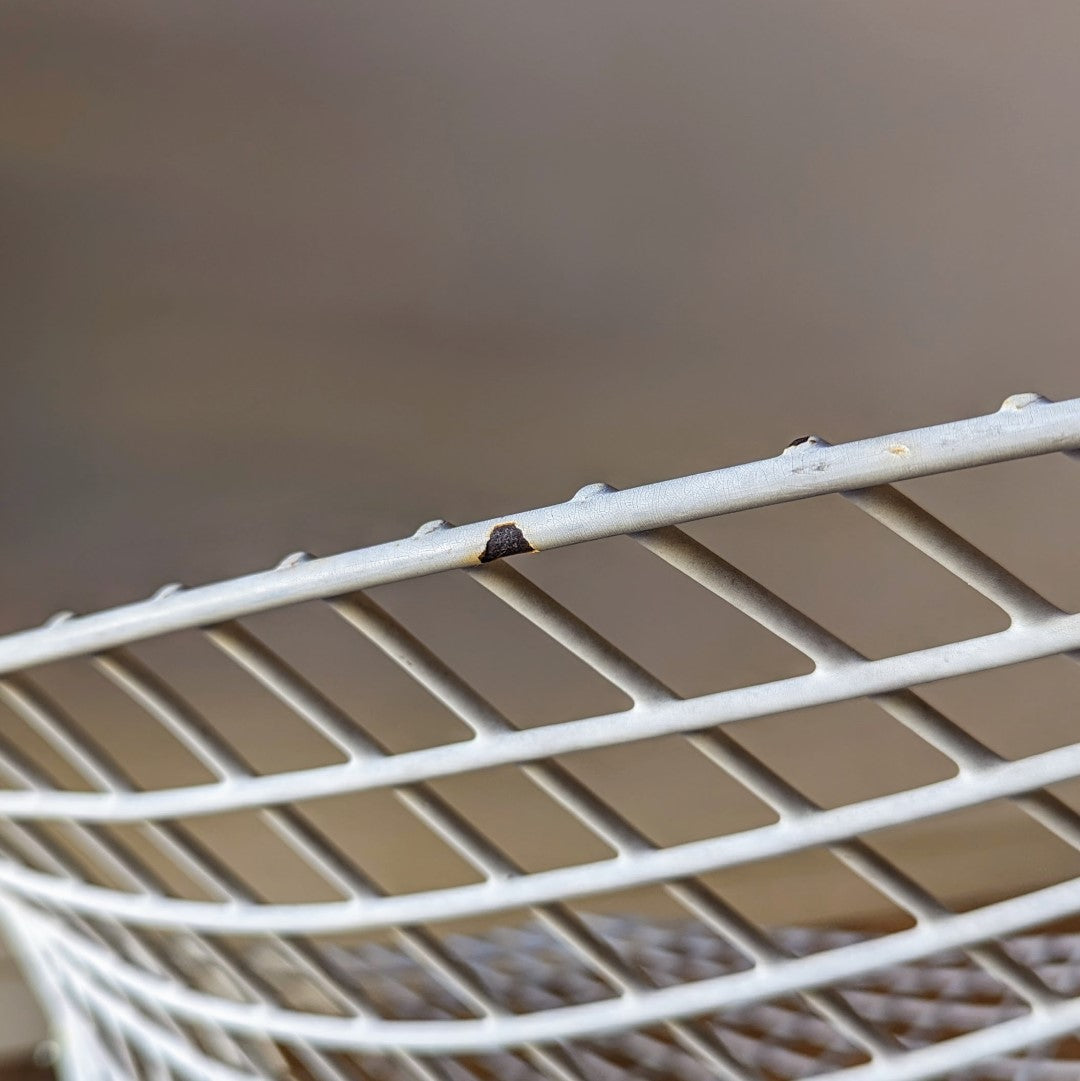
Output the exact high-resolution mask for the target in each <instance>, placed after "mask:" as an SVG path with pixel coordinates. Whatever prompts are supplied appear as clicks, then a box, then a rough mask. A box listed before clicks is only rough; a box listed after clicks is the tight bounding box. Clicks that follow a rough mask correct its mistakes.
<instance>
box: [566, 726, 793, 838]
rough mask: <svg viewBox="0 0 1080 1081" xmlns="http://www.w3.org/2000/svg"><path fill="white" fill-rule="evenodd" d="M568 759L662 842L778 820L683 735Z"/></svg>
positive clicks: (585, 779) (570, 766)
mask: <svg viewBox="0 0 1080 1081" xmlns="http://www.w3.org/2000/svg"><path fill="white" fill-rule="evenodd" d="M560 761H561V762H562V764H563V765H564V766H565V767H566V768H567V769H568V770H569V771H570V772H571V773H572V774H573V775H574V776H575V777H577V778H578V779H579V780H580V781H582V782H583V783H584V784H586V785H587V786H588V787H589V788H590V789H591V790H592V791H593V792H596V793H597V794H598V795H599V796H601V797H602V798H603V799H604V800H605V802H607V803H608V804H610V805H611V806H612V807H614V808H615V810H616V811H618V812H619V813H620V814H621V815H623V816H624V817H625V818H626V819H627V820H629V822H630V823H631V824H632V825H633V826H634V827H635V828H636V829H638V830H640V831H641V833H642V834H644V835H645V836H646V837H648V838H649V839H650V840H652V841H653V842H654V843H655V844H657V845H660V846H661V847H668V846H670V845H677V844H684V843H685V842H687V841H695V840H703V839H705V838H707V837H717V836H720V835H723V834H728V833H737V832H739V831H741V830H747V829H753V828H754V827H756V826H764V825H767V824H769V823H770V822H775V821H776V813H775V811H773V810H772V809H771V808H770V807H769V805H768V804H766V803H764V802H763V801H762V800H760V799H758V798H757V797H756V796H754V795H753V794H752V793H751V792H750V791H749V790H748V789H747V788H746V786H745V785H743V784H741V783H740V782H739V781H737V780H735V779H734V778H733V777H730V776H729V775H727V774H726V773H724V772H723V771H722V770H720V769H718V768H717V767H716V766H715V765H714V764H713V763H712V762H710V761H709V760H708V759H707V758H706V757H705V755H703V754H702V753H701V752H700V751H698V750H696V749H695V748H694V747H693V746H691V745H690V744H689V743H688V742H687V741H686V739H685V738H683V737H682V736H665V737H664V738H663V739H655V740H648V741H646V742H644V743H635V744H628V745H623V746H614V747H604V748H602V749H597V750H592V751H582V752H580V753H579V754H575V755H566V756H565V757H563V758H562V759H561V760H560Z"/></svg>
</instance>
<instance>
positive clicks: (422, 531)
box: [413, 518, 453, 537]
mask: <svg viewBox="0 0 1080 1081" xmlns="http://www.w3.org/2000/svg"><path fill="white" fill-rule="evenodd" d="M451 528H453V527H452V526H451V525H450V523H449V522H448V521H447V520H446V519H445V518H432V520H431V521H430V522H425V523H424V524H423V525H422V526H421V527H420V528H419V529H418V530H417V531H416V532H415V533H413V536H414V537H426V536H427V535H428V534H429V533H438V532H439V531H440V530H442V529H451Z"/></svg>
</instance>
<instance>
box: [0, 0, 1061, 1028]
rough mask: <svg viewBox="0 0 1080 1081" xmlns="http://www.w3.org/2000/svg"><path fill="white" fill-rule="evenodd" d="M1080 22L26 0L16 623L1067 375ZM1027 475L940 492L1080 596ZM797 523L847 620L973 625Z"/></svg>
mask: <svg viewBox="0 0 1080 1081" xmlns="http://www.w3.org/2000/svg"><path fill="white" fill-rule="evenodd" d="M1078 49H1080V8H1078V7H1077V5H1075V4H1073V3H1069V2H1062V3H1047V2H1038V3H1024V4H1021V3H974V2H962V3H948V2H946V3H941V2H926V3H916V2H906V3H902V4H901V3H891V4H874V5H870V4H864V3H855V2H852V3H841V2H833V3H822V4H812V5H811V4H798V3H771V2H763V0H753V2H746V3H740V2H728V3H724V4H716V3H700V4H699V3H690V2H681V0H679V2H675V3H665V4H659V3H645V2H636V0H622V2H619V3H613V2H608V0H602V2H597V0H586V2H580V0H578V2H575V3H561V2H558V0H549V2H548V3H544V4H526V3H505V2H504V3H479V2H472V0H466V2H462V3H456V4H440V3H434V2H431V3H424V2H412V0H394V2H371V3H353V4H347V3H340V4H330V3H309V4H291V5H290V4H286V3H281V2H278V0H273V2H267V0H257V2H256V0H252V2H234V3H228V4H207V3H182V4H164V3H133V2H122V0H101V2H98V3H93V4H76V3H69V2H59V3H50V4H41V3H38V2H30V0H7V2H6V3H5V4H4V5H3V7H2V8H0V309H2V325H0V340H2V346H3V351H2V356H3V361H2V364H3V367H2V373H3V384H2V388H3V393H2V395H0V440H2V453H0V504H2V506H3V508H4V512H5V513H4V528H3V530H2V531H0V555H2V557H3V562H2V565H3V567H4V568H5V572H4V574H3V585H4V588H3V591H2V592H0V629H3V630H11V629H17V628H20V627H22V626H25V625H27V624H30V623H36V622H39V621H40V620H41V619H43V618H44V617H45V616H47V615H48V614H49V613H50V612H52V611H53V610H55V609H57V608H61V607H70V608H75V609H78V610H86V609H90V608H95V607H100V606H103V605H108V604H113V603H119V602H123V601H127V600H131V599H134V598H137V597H140V596H145V595H147V594H148V593H149V592H151V590H152V589H153V588H155V587H156V586H158V585H160V584H161V583H162V582H163V581H166V580H170V579H179V580H183V581H185V582H188V583H198V582H202V581H207V580H212V579H217V578H223V577H227V576H230V575H233V574H237V573H241V572H245V571H249V570H252V569H254V568H258V567H264V566H268V565H270V564H271V563H272V562H274V561H275V560H276V559H277V558H279V557H280V556H281V555H283V554H284V553H286V552H288V551H291V550H293V549H295V548H300V547H304V548H308V549H310V550H312V551H316V552H330V551H335V550H341V549H345V548H352V547H357V546H360V545H363V544H367V543H371V542H376V541H379V540H383V539H387V538H391V537H395V536H399V535H402V534H404V533H407V532H410V531H411V530H412V529H414V528H415V527H416V526H417V525H418V524H419V523H420V522H422V521H424V520H426V519H428V518H431V517H434V516H436V515H443V516H446V517H448V518H452V519H454V520H458V521H465V520H469V519H474V518H486V517H490V516H493V515H497V514H499V513H502V512H504V511H509V510H514V509H519V508H521V507H524V506H530V505H536V504H540V503H546V502H554V501H559V500H562V499H564V498H566V497H568V496H569V494H570V493H571V492H572V491H574V490H575V489H576V488H577V487H578V486H580V485H581V484H583V483H585V482H588V481H593V480H598V479H606V480H608V481H610V482H612V483H615V484H619V485H627V484H633V483H640V482H644V481H648V480H652V479H659V478H662V477H667V476H673V475H677V474H681V473H687V472H694V471H699V470H703V469H709V468H714V467H716V466H719V465H723V464H726V463H730V462H734V461H742V460H747V459H751V458H756V457H763V456H768V455H771V454H774V453H776V452H778V451H779V449H780V448H781V447H782V446H783V445H784V444H785V443H787V442H788V441H789V440H790V439H791V438H792V437H794V436H797V435H800V434H803V433H805V432H808V431H817V432H820V433H821V434H822V435H824V436H826V437H827V438H829V439H831V440H833V441H840V440H843V439H850V438H857V437H859V436H863V435H869V434H876V433H879V432H887V431H891V430H899V429H903V428H906V427H914V426H918V425H922V424H929V423H933V422H936V421H941V420H946V419H952V418H954V417H957V416H966V415H971V414H973V413H978V412H985V411H990V410H992V409H993V408H995V407H996V406H997V404H998V403H999V402H1000V400H1001V399H1002V398H1004V397H1005V396H1006V395H1007V394H1010V393H1014V392H1017V391H1023V390H1029V389H1030V390H1039V391H1041V392H1042V393H1044V394H1046V395H1048V396H1050V397H1056V398H1062V397H1072V396H1077V395H1080V365H1078V363H1077V359H1076V358H1077V350H1078V345H1080V304H1078V303H1077V299H1076V294H1077V282H1078V280H1080V209H1078V206H1077V202H1078V198H1080V196H1078V193H1080V125H1078V124H1077V122H1076V111H1077V103H1078V101H1080V64H1078V63H1077V56H1078ZM1018 468H1019V467H1018ZM1008 476H1009V477H1010V478H1011V480H1012V481H1013V482H1014V484H1015V490H1013V491H1002V490H999V489H998V488H996V487H994V486H993V485H989V484H987V485H982V486H979V485H976V487H975V489H974V490H973V492H972V491H971V490H969V491H968V492H967V494H966V495H965V497H964V498H963V499H959V498H957V496H956V491H958V490H957V489H952V488H950V487H949V486H948V485H947V484H945V483H944V482H943V484H942V485H939V486H938V487H933V486H930V487H927V488H924V489H922V491H924V492H926V493H927V498H926V499H925V500H924V501H925V502H927V503H928V505H934V506H935V509H941V510H943V511H944V510H949V511H951V512H952V514H953V518H952V519H951V520H953V521H954V523H955V524H958V525H963V526H965V527H969V526H970V527H972V528H973V530H974V532H976V533H977V534H978V536H977V539H978V540H979V541H980V543H982V544H983V545H984V546H985V547H987V548H988V549H989V550H991V551H993V552H994V553H995V554H997V555H999V556H1001V557H1002V558H1006V559H1011V564H1010V565H1014V566H1015V564H1016V561H1017V560H1019V562H1020V563H1021V564H1022V565H1021V566H1015V569H1017V570H1021V571H1023V572H1024V573H1025V574H1026V575H1027V576H1028V577H1029V578H1031V579H1032V580H1033V581H1035V584H1037V585H1039V586H1040V588H1048V589H1051V590H1052V589H1053V588H1054V587H1055V586H1056V587H1057V588H1059V589H1064V591H1065V593H1068V592H1069V591H1070V590H1072V591H1073V593H1075V589H1076V587H1075V585H1074V584H1073V583H1072V577H1075V576H1071V577H1068V579H1067V581H1066V583H1065V585H1064V586H1063V585H1062V582H1063V576H1066V575H1067V572H1068V568H1069V566H1070V564H1069V561H1068V558H1067V552H1066V549H1067V548H1068V547H1069V546H1068V545H1065V544H1064V543H1063V542H1062V540H1061V537H1062V536H1063V530H1064V526H1065V525H1067V524H1068V522H1070V521H1071V522H1072V523H1073V524H1074V525H1075V524H1077V517H1078V515H1077V514H1076V511H1075V510H1074V509H1072V508H1073V506H1074V504H1075V500H1074V499H1073V498H1072V497H1071V496H1070V498H1069V499H1068V500H1066V501H1064V502H1063V501H1062V500H1061V499H1060V496H1059V494H1058V493H1060V491H1061V490H1062V489H1061V484H1062V483H1064V482H1063V481H1062V480H1061V477H1063V476H1064V474H1061V475H1059V474H1058V473H1056V472H1055V473H1046V472H1044V473H1040V474H1038V483H1036V482H1035V480H1034V479H1033V478H1035V474H1033V473H1029V472H1023V471H1022V470H1020V471H1017V472H1014V473H1011V474H1008ZM1040 485H1041V487H1040ZM1018 491H1019V493H1020V494H1019V495H1018V494H1017V492H1018ZM935 499H936V500H937V503H936V504H935V503H934V500H935ZM1017 499H1019V500H1020V503H1021V504H1022V505H1023V507H1024V508H1025V509H1026V510H1027V511H1032V508H1034V507H1035V506H1036V505H1037V506H1038V507H1039V508H1041V509H1042V510H1044V511H1048V512H1049V511H1050V510H1052V511H1054V512H1057V513H1058V514H1060V515H1063V516H1064V518H1059V519H1058V520H1057V521H1056V523H1054V525H1053V528H1052V529H1049V530H1048V531H1045V530H1043V529H1039V530H1036V532H1037V533H1038V534H1039V537H1038V543H1040V544H1042V546H1043V547H1042V549H1040V550H1038V551H1032V549H1031V547H1030V543H1031V532H1032V530H1031V528H1030V526H1027V527H1025V523H1024V522H1023V521H1020V522H1018V520H1017V518H1016V517H1015V516H1014V515H1012V514H1010V513H1009V508H1010V507H1012V508H1014V509H1015V507H1016V506H1017V504H1016V502H1015V500H1017ZM1025 501H1026V502H1025ZM1070 516H1071V517H1070ZM957 517H959V521H957ZM1021 517H1022V516H1021ZM808 521H809V520H808ZM813 521H816V522H817V524H818V525H819V526H820V527H821V529H822V530H823V535H824V536H825V537H826V539H827V535H828V530H829V528H830V525H829V523H830V522H831V521H833V519H832V518H831V517H830V515H828V514H826V515H824V516H821V517H819V518H817V519H813ZM853 528H854V527H853ZM739 529H740V527H738V526H733V527H731V531H730V532H729V533H728V534H726V535H725V536H724V537H722V538H719V539H720V540H722V541H724V542H725V544H726V546H725V548H724V550H725V553H726V554H729V555H738V554H740V553H741V554H742V556H743V557H744V558H745V559H747V560H751V561H752V560H753V559H754V558H755V557H760V556H761V546H760V541H758V540H757V539H755V537H754V536H752V535H751V534H750V533H746V534H745V535H744V534H743V533H741V532H739ZM711 539H716V538H711ZM814 543H815V542H810V545H811V550H810V552H809V556H813V555H814V554H815V551H816V549H813V544H814ZM819 543H824V542H819ZM822 551H824V549H822ZM775 555H776V558H775V559H774V561H773V564H772V567H773V571H774V573H775V574H776V575H777V576H778V577H777V578H776V579H774V580H771V584H774V585H777V586H779V585H785V586H787V587H790V590H793V591H795V593H796V594H798V592H799V590H802V591H803V595H801V596H798V595H797V596H795V597H794V598H793V599H795V600H797V601H799V602H800V603H806V604H807V605H808V606H812V605H813V604H814V603H815V602H816V604H817V607H816V608H815V609H814V611H815V614H816V615H819V616H820V617H822V618H823V619H825V620H826V622H830V620H831V625H835V624H837V623H840V624H842V623H843V621H844V619H845V618H850V619H852V620H856V617H857V614H858V613H860V612H864V611H865V604H864V599H865V596H866V591H867V590H872V589H877V588H884V589H885V590H886V591H891V592H889V593H888V595H889V596H890V597H891V598H892V600H894V601H895V603H896V604H897V605H900V606H901V608H904V606H905V605H906V606H907V607H906V611H907V612H908V614H912V615H914V614H917V613H918V612H920V611H921V612H922V614H923V616H924V617H925V618H924V622H925V623H926V626H927V628H928V631H929V633H931V634H932V635H934V634H936V635H937V636H938V640H943V638H944V637H945V636H946V635H947V634H948V633H950V629H951V628H952V624H951V623H949V621H950V620H955V621H957V623H958V625H959V624H962V623H963V621H964V619H966V618H967V612H966V610H965V609H964V607H963V604H962V603H961V602H960V601H956V603H955V604H953V602H952V601H948V602H947V603H946V602H942V603H944V604H945V608H944V609H941V610H940V611H939V610H936V609H934V610H930V609H927V608H926V606H927V605H930V604H931V601H932V599H933V598H938V597H940V596H941V595H942V594H941V591H942V590H945V589H946V586H945V585H941V584H940V583H939V582H938V581H937V580H933V581H931V582H930V584H929V585H927V586H926V587H925V591H924V593H916V594H912V591H911V588H910V585H909V583H907V581H906V579H905V578H904V576H903V574H902V573H900V572H899V571H898V572H897V574H896V576H895V577H894V578H893V579H891V580H890V581H887V582H886V583H885V585H884V586H882V585H881V575H880V574H875V573H871V572H870V571H867V572H866V573H865V574H861V572H860V571H859V570H858V569H857V567H856V568H855V569H853V566H852V565H851V564H850V563H849V564H847V565H843V564H841V565H839V566H836V565H831V564H828V563H827V561H825V560H820V561H816V560H814V559H812V558H808V557H807V556H808V554H807V552H805V551H804V552H803V557H804V562H803V563H801V564H797V565H793V569H790V570H788V571H785V569H784V568H785V567H787V566H788V564H789V562H790V560H789V559H788V558H787V555H785V554H784V553H775ZM750 569H752V570H755V571H757V572H763V569H762V568H754V567H751V568H750ZM785 574H786V575H787V577H786V578H785ZM860 575H861V576H860ZM1040 579H1041V580H1040ZM845 583H847V584H846V585H845ZM666 588H667V587H666V586H664V587H663V588H662V587H661V586H659V585H658V586H657V587H656V591H657V596H660V595H667V594H666V592H665V590H666ZM612 590H613V593H612V595H614V592H615V587H614V586H613V587H612ZM609 599H610V598H609ZM1056 599H1059V600H1061V601H1062V602H1063V603H1065V602H1071V601H1072V600H1074V599H1075V598H1073V597H1070V596H1061V595H1059V596H1058V597H1057V598H1056ZM402 603H403V604H405V606H406V608H408V601H407V599H406V600H405V601H403V602H402ZM965 603H966V602H965ZM687 604H688V605H690V604H691V602H690V601H689V600H688V601H687ZM830 606H831V607H830ZM414 607H415V612H414V614H419V613H421V612H422V611H423V609H424V605H422V604H421V603H420V602H416V604H415V606H414ZM823 608H824V609H825V610H824V611H823V610H822V609H823ZM889 611H890V612H894V613H895V611H896V609H895V608H893V607H892V606H890V607H889ZM928 612H929V614H927V613H928ZM593 618H597V619H599V616H594V617H593ZM703 618H704V617H703ZM942 621H944V622H942ZM615 622H616V623H618V621H615ZM665 626H666V625H665ZM943 628H948V629H943ZM838 629H840V628H838ZM863 629H864V630H866V633H868V634H871V635H872V634H873V633H874V631H873V630H872V628H871V629H868V628H867V627H866V626H864V628H863ZM430 633H431V635H432V636H434V637H435V638H436V639H437V638H438V632H437V631H435V630H432V631H431V632H430ZM443 633H444V635H445V637H446V643H445V645H446V647H447V648H448V649H452V646H453V637H454V636H453V633H452V629H451V630H447V631H444V632H443ZM627 633H632V632H627ZM662 637H663V638H664V641H663V642H658V643H654V645H655V646H656V649H657V650H658V656H659V657H660V660H659V662H658V663H659V664H660V666H661V667H662V666H663V663H664V657H665V656H667V657H668V661H669V662H670V663H671V664H673V665H675V664H676V663H677V662H676V659H675V652H676V651H675V650H674V648H673V647H672V649H671V650H670V651H669V653H670V655H669V654H668V653H665V652H664V650H665V649H667V645H666V644H665V643H666V642H667V641H668V638H667V632H666V630H665V632H664V634H663V636H662ZM884 637H885V638H887V637H888V635H885V636H884ZM637 645H638V646H639V647H640V649H641V650H642V651H644V652H645V653H648V651H649V644H648V643H647V642H639V643H637ZM877 645H878V647H879V648H880V649H885V648H886V646H887V645H891V643H886V642H885V641H884V638H882V639H881V640H880V641H879V642H878V643H877ZM864 648H865V646H864ZM870 651H871V652H872V651H873V650H872V649H871V650H870ZM462 663H464V662H462ZM680 663H681V662H680ZM666 674H667V675H669V676H670V675H671V673H670V672H669V673H666ZM688 678H689V677H688ZM734 681H735V682H737V681H738V680H737V679H736V680H734ZM692 682H693V681H692V680H691V683H692ZM690 689H691V690H692V689H694V688H693V687H691V688H690ZM706 689H707V688H706ZM1013 693H1014V694H1015V695H1016V697H1017V700H1018V701H1019V700H1021V699H1022V698H1023V699H1024V700H1025V701H1028V700H1029V699H1027V698H1024V695H1026V694H1027V692H1026V691H1025V692H1023V694H1022V693H1021V691H1019V690H1014V692H1013ZM1002 694H1006V692H1004V691H1002V690H1001V689H1000V688H998V689H997V690H996V691H995V692H994V695H993V698H994V701H995V702H1001V701H1002V697H1001V696H1002ZM1006 699H1007V694H1006ZM982 704H983V705H985V702H984V703H982ZM1050 704H1052V700H1050ZM1011 719H1012V718H1011V715H1010V714H1009V713H1008V710H1007V709H1006V708H1005V707H1004V706H1003V707H1001V716H1000V718H998V719H997V720H992V721H991V722H988V723H991V724H996V725H997V728H996V729H995V731H998V732H999V733H1006V732H1007V731H1009V725H1010V723H1011ZM1062 723H1063V722H1062ZM1002 738H1005V737H1004V736H1002ZM1062 738H1065V737H1064V736H1063V737H1062ZM784 742H785V739H784V737H783V736H782V735H781V734H777V735H776V737H775V740H774V746H775V748H777V749H778V748H780V747H782V746H783V745H784ZM1049 742H1051V743H1052V742H1053V740H1052V739H1050V740H1049ZM823 761H824V759H823ZM628 768H629V767H628ZM823 768H824V767H823ZM931 772H932V770H931ZM770 914H771V913H770ZM771 915H775V917H776V918H777V919H780V918H784V915H785V914H784V913H783V912H780V911H777V912H776V913H775V914H771ZM763 918H765V916H763ZM21 1029H22V1035H23V1037H25V1032H26V1026H25V1025H22V1026H21Z"/></svg>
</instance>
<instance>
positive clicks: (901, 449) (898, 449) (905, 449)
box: [889, 443, 911, 458]
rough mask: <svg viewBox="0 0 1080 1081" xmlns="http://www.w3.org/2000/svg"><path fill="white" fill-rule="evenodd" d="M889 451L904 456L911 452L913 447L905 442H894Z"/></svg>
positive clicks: (899, 456) (900, 456)
mask: <svg viewBox="0 0 1080 1081" xmlns="http://www.w3.org/2000/svg"><path fill="white" fill-rule="evenodd" d="M889 453H890V454H895V455H896V456H897V457H898V458H903V457H904V456H905V455H908V454H910V453H911V448H910V447H909V446H907V445H906V444H904V443H893V444H892V445H891V446H890V447H889Z"/></svg>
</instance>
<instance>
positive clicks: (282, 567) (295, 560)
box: [274, 552, 311, 571]
mask: <svg viewBox="0 0 1080 1081" xmlns="http://www.w3.org/2000/svg"><path fill="white" fill-rule="evenodd" d="M309 559H311V553H310V552H290V553H289V554H288V555H287V556H286V557H285V558H284V559H282V560H280V561H279V562H278V563H277V564H276V565H275V566H274V570H276V571H287V570H291V569H292V568H293V567H299V566H300V564H301V563H307V561H308V560H309Z"/></svg>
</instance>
